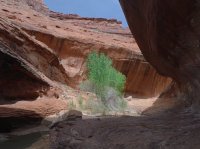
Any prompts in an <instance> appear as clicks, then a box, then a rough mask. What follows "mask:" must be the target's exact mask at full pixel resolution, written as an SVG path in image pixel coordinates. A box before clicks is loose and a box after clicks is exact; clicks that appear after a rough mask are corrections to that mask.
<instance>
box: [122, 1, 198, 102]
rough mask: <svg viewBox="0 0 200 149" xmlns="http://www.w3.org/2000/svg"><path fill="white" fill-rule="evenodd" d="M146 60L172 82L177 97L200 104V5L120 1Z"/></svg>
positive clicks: (195, 3) (187, 2)
mask: <svg viewBox="0 0 200 149" xmlns="http://www.w3.org/2000/svg"><path fill="white" fill-rule="evenodd" d="M120 2H121V5H122V7H123V10H124V12H125V15H126V18H127V20H128V24H129V26H130V29H131V31H132V33H133V35H134V37H135V39H136V41H137V43H138V45H139V47H140V49H141V51H142V53H143V55H144V57H145V58H146V60H147V61H148V62H149V63H150V64H151V65H152V66H154V68H156V70H157V71H158V72H159V73H160V74H162V75H165V76H168V77H171V78H173V80H174V81H175V82H176V83H175V84H176V85H175V86H177V87H176V88H178V90H179V91H178V90H175V91H176V94H177V92H179V94H178V97H179V98H181V99H186V101H188V102H189V103H190V104H191V103H195V104H194V105H197V104H196V103H198V104H199V101H200V100H199V88H200V75H199V74H200V69H199V65H200V46H199V45H200V42H199V39H200V38H199V37H200V36H199V35H200V29H199V28H200V1H199V0H182V1H179V0H173V1H170V0H120Z"/></svg>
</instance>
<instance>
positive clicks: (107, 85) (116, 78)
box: [80, 52, 127, 113]
mask: <svg viewBox="0 0 200 149" xmlns="http://www.w3.org/2000/svg"><path fill="white" fill-rule="evenodd" d="M87 69H88V80H86V81H84V82H83V83H82V84H81V85H80V89H81V90H84V91H89V92H93V93H95V94H96V95H97V97H98V99H100V101H98V102H95V103H94V102H93V101H90V100H89V101H88V104H90V105H88V106H92V105H93V107H95V108H92V109H96V110H94V111H101V110H102V111H104V113H105V111H107V110H112V111H119V110H120V111H122V110H124V109H125V108H126V106H127V104H126V102H125V101H124V100H123V98H122V93H123V90H124V86H125V81H126V77H125V76H124V75H123V74H122V73H120V72H118V71H117V70H116V69H115V68H114V67H113V66H112V60H111V59H110V58H109V57H107V56H106V55H104V54H97V53H96V52H92V53H91V54H89V55H88V59H87ZM98 106H99V107H98ZM88 108H89V107H88ZM100 109H101V110H100Z"/></svg>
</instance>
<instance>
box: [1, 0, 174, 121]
mask: <svg viewBox="0 0 200 149" xmlns="http://www.w3.org/2000/svg"><path fill="white" fill-rule="evenodd" d="M0 13H1V16H0V58H1V60H0V68H1V70H0V85H1V86H0V88H1V90H0V103H1V105H0V118H5V113H4V109H5V108H6V109H8V110H6V112H7V113H6V117H7V118H8V119H9V118H11V117H15V118H16V117H19V118H20V117H21V116H23V114H24V113H25V115H26V113H27V115H28V117H30V119H31V117H34V116H35V117H36V119H41V118H42V117H44V116H46V115H51V114H54V113H56V112H59V110H63V109H64V108H66V107H65V104H64V103H63V102H61V101H58V100H56V99H55V100H51V102H50V101H49V104H47V102H46V100H47V99H49V98H59V93H60V92H61V91H59V93H58V92H57V91H55V92H56V93H55V96H54V93H51V94H52V97H49V96H48V97H47V95H48V92H49V91H50V92H51V90H53V89H54V88H56V89H58V90H59V89H60V88H62V87H61V86H62V85H61V84H66V85H69V86H71V87H74V88H76V87H77V86H78V85H79V83H80V82H81V81H82V80H84V79H86V74H87V71H86V67H85V61H86V57H87V55H88V54H89V53H90V52H91V51H93V50H97V51H99V52H103V53H106V54H107V55H108V56H109V57H111V58H112V59H113V64H114V66H115V67H116V68H117V69H118V70H120V71H121V72H123V73H124V74H125V75H126V76H127V84H126V90H125V91H126V92H127V93H129V94H132V95H134V96H136V97H145V98H148V97H152V96H157V95H159V94H160V93H161V92H162V91H163V90H164V89H165V88H166V86H168V85H169V83H170V82H171V80H170V79H169V78H166V77H162V76H160V75H159V74H158V73H156V71H155V69H154V68H153V67H151V66H150V65H149V63H147V62H146V60H145V59H144V57H143V55H142V54H141V52H140V50H139V48H138V46H137V44H136V42H135V39H134V38H133V37H132V34H131V33H130V31H129V29H127V28H126V29H125V28H122V26H121V22H119V21H117V20H115V19H110V20H107V19H102V18H101V19H98V18H82V17H80V16H78V15H64V14H61V13H56V12H52V11H50V10H49V9H48V8H47V7H46V6H45V5H44V4H43V1H42V0H20V1H19V0H15V1H13V0H1V1H0ZM50 89H51V90H50ZM56 89H55V90H56ZM40 98H44V99H45V100H43V101H40V100H38V99H40ZM49 100H50V99H49ZM18 101H20V102H18ZM21 101H27V102H28V101H32V102H33V103H31V102H30V103H26V102H25V103H22V104H21ZM50 103H51V104H50ZM8 104H12V105H8ZM18 104H19V105H18ZM51 105H57V106H54V107H52V106H51ZM37 107H39V108H37ZM18 109H22V110H18ZM47 109H51V110H47ZM16 110H17V111H19V112H16V114H15V115H13V114H12V113H13V111H16ZM23 111H25V112H23ZM29 111H32V113H29ZM47 111H48V112H47ZM33 115H34V116H33ZM25 117H26V116H25ZM33 121H34V120H33ZM8 122H11V121H8ZM5 125H7V123H6V124H5Z"/></svg>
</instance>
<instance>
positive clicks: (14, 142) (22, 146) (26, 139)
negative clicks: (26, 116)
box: [0, 132, 48, 149]
mask: <svg viewBox="0 0 200 149" xmlns="http://www.w3.org/2000/svg"><path fill="white" fill-rule="evenodd" d="M44 136H47V133H41V132H36V133H32V134H28V135H23V136H15V137H10V138H9V139H8V140H6V141H0V149H48V146H45V144H44V142H43V141H41V140H42V139H43V138H44Z"/></svg>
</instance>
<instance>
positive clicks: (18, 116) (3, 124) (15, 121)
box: [0, 107, 42, 133]
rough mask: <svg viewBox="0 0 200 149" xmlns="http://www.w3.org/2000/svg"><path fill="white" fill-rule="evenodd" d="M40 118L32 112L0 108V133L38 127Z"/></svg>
mask: <svg viewBox="0 0 200 149" xmlns="http://www.w3.org/2000/svg"><path fill="white" fill-rule="evenodd" d="M41 120H42V117H41V116H40V115H39V114H37V113H35V112H34V111H29V110H24V109H17V108H16V109H14V108H6V107H1V108H0V133H5V132H10V131H12V130H14V129H17V128H22V127H24V126H30V125H39V124H40V123H41Z"/></svg>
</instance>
